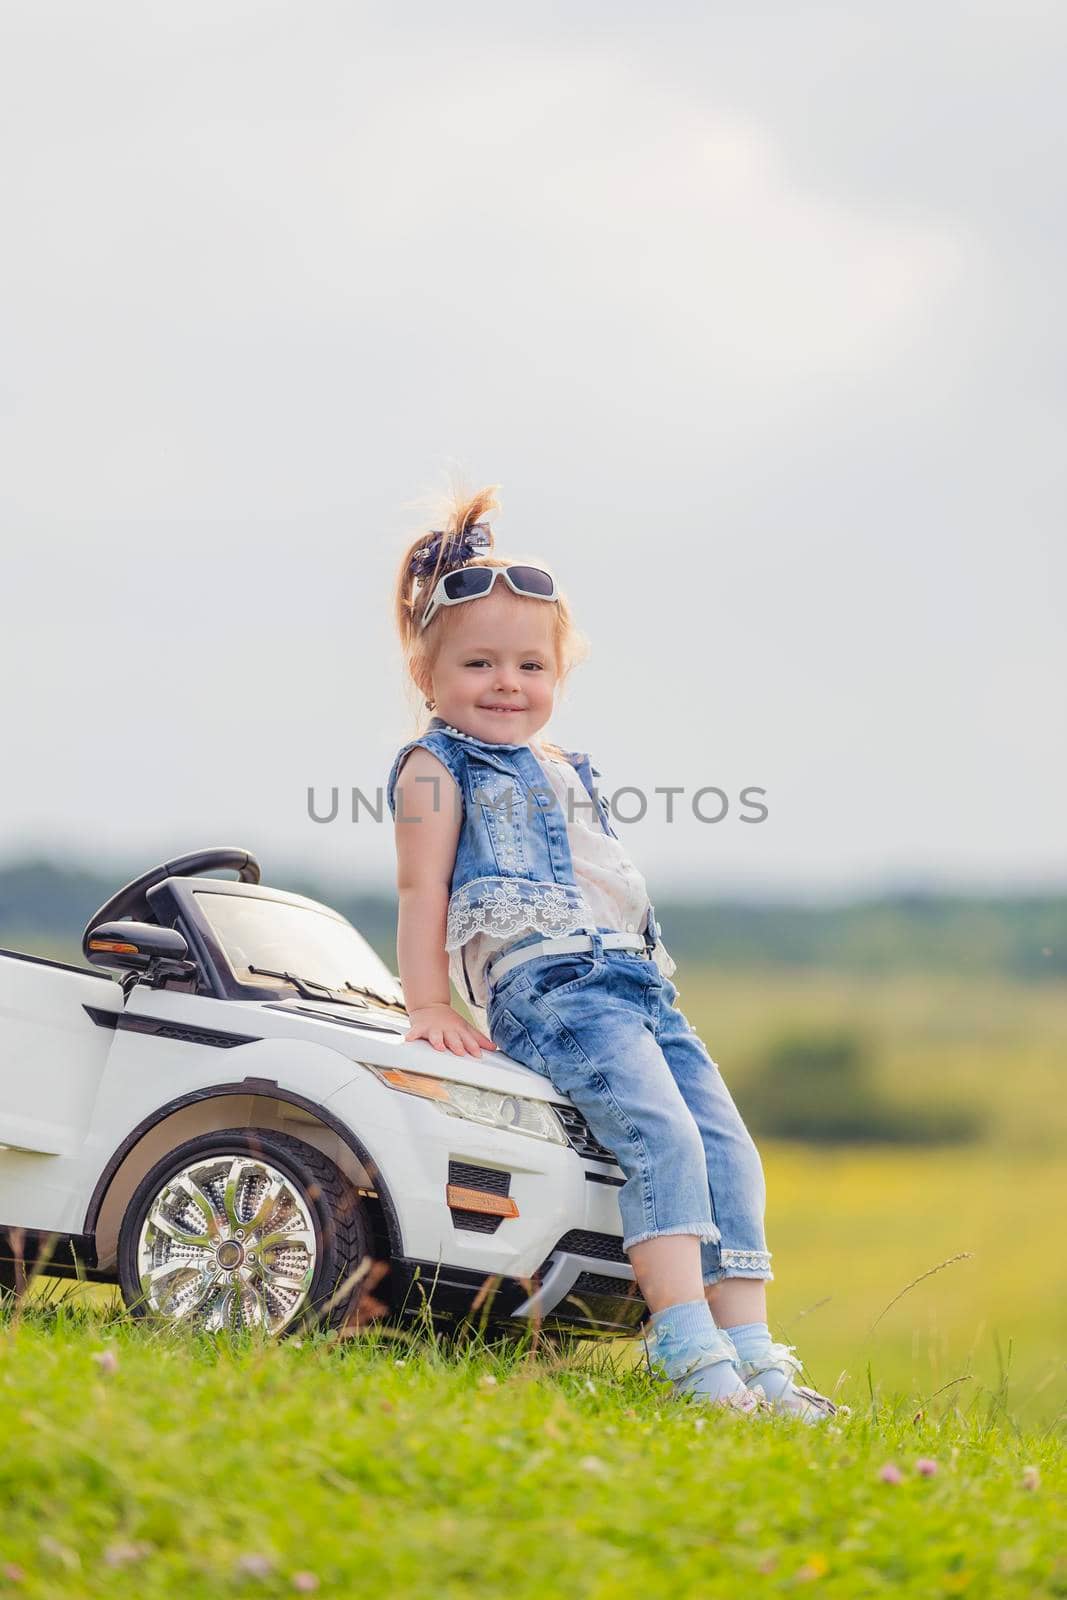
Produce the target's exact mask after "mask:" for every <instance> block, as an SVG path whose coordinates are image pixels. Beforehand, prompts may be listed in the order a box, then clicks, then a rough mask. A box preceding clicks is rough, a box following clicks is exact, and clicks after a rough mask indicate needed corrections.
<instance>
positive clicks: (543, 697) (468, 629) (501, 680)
mask: <svg viewBox="0 0 1067 1600" xmlns="http://www.w3.org/2000/svg"><path fill="white" fill-rule="evenodd" d="M441 620H442V622H443V623H444V624H445V629H444V639H443V641H442V644H441V647H440V649H439V651H438V654H437V660H436V662H435V663H434V668H433V672H432V674H431V677H432V680H433V699H434V701H435V702H436V707H435V709H436V713H437V715H438V716H440V717H443V718H444V720H445V721H446V722H450V723H451V724H452V726H453V727H455V728H459V730H460V732H461V733H469V734H472V735H473V736H474V738H476V739H483V740H484V741H485V742H486V743H487V744H492V743H494V742H498V741H499V742H501V743H505V744H524V743H525V742H526V740H528V739H529V738H531V737H532V736H533V735H534V734H535V733H536V732H537V731H538V729H539V728H542V727H544V725H545V723H546V722H547V721H548V719H549V717H550V716H551V715H552V708H553V701H554V696H555V691H556V682H557V679H558V672H557V668H556V657H555V645H554V639H553V633H554V625H555V620H556V613H555V606H554V604H553V603H551V602H546V601H543V600H526V599H523V598H522V596H521V595H517V594H512V592H511V590H510V589H509V588H508V587H507V585H506V584H505V583H502V582H497V583H495V584H494V585H493V587H492V589H491V590H490V592H489V593H488V594H487V595H485V596H483V597H482V598H480V599H478V600H470V601H468V602H467V603H466V604H464V605H462V606H456V607H454V608H453V609H452V615H451V617H447V618H445V617H442V619H441ZM431 626H433V624H431Z"/></svg>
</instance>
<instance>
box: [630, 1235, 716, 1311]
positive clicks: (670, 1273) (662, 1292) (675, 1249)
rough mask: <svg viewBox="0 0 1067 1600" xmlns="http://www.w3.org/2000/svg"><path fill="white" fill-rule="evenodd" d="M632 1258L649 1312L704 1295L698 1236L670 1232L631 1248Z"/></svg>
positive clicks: (631, 1261)
mask: <svg viewBox="0 0 1067 1600" xmlns="http://www.w3.org/2000/svg"><path fill="white" fill-rule="evenodd" d="M629 1256H630V1264H631V1266H632V1267H633V1269H634V1274H635V1276H636V1278H637V1283H638V1287H639V1288H640V1290H641V1293H642V1295H643V1296H644V1300H645V1304H646V1306H647V1307H648V1309H649V1310H650V1311H662V1310H663V1309H664V1308H665V1307H666V1306H673V1305H678V1304H679V1303H680V1302H682V1301H689V1300H699V1299H700V1298H701V1296H702V1295H703V1293H704V1285H703V1284H702V1282H701V1280H700V1240H699V1239H698V1238H697V1237H696V1235H695V1234H685V1233H669V1234H666V1235H664V1236H663V1237H662V1238H658V1239H645V1240H644V1241H643V1243H641V1244H635V1245H632V1246H631V1248H630V1250H629ZM716 1320H717V1319H716Z"/></svg>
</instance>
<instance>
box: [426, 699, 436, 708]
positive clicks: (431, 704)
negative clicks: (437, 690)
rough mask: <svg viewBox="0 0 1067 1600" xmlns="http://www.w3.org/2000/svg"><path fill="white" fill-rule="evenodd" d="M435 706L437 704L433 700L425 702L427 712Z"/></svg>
mask: <svg viewBox="0 0 1067 1600" xmlns="http://www.w3.org/2000/svg"><path fill="white" fill-rule="evenodd" d="M436 704H437V702H436V701H435V700H427V702H426V708H427V710H428V711H432V710H433V708H434V706H435V705H436Z"/></svg>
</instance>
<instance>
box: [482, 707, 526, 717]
mask: <svg viewBox="0 0 1067 1600" xmlns="http://www.w3.org/2000/svg"><path fill="white" fill-rule="evenodd" d="M523 709H524V707H522V706H483V707H482V710H483V711H499V712H502V713H503V715H504V716H515V714H516V713H517V712H519V711H522V710H523Z"/></svg>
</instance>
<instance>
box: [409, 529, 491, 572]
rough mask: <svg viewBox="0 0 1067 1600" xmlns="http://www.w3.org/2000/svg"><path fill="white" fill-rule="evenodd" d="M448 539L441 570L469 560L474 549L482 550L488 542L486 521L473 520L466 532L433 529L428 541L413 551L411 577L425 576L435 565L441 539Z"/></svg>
mask: <svg viewBox="0 0 1067 1600" xmlns="http://www.w3.org/2000/svg"><path fill="white" fill-rule="evenodd" d="M445 539H447V540H448V546H447V549H446V551H445V555H444V559H443V560H442V562H441V570H442V571H445V570H446V569H447V568H449V567H461V566H462V565H463V563H464V562H465V561H469V560H470V558H471V556H472V555H473V554H474V552H475V551H476V550H484V549H486V548H487V547H488V544H489V524H488V522H475V523H472V524H471V526H470V527H469V528H468V529H467V531H466V533H461V534H458V535H457V534H448V533H445V532H444V531H443V530H441V529H435V530H434V532H433V533H431V535H430V539H429V542H428V543H427V544H424V545H420V546H419V548H418V549H417V550H416V551H415V553H414V555H413V556H412V558H411V562H410V571H411V575H412V577H413V578H425V577H426V575H427V573H430V572H432V571H433V570H434V568H435V567H436V566H437V556H438V552H439V551H440V549H441V543H442V540H445Z"/></svg>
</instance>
